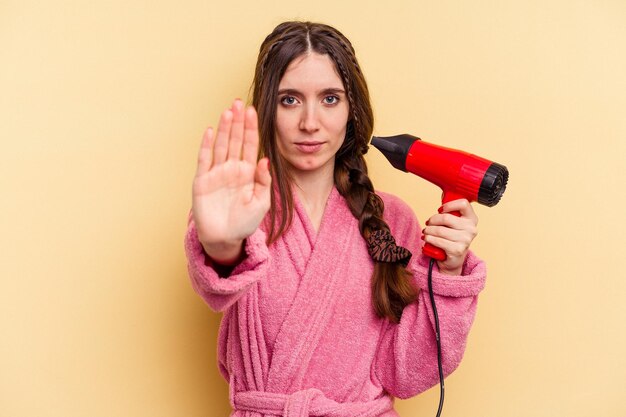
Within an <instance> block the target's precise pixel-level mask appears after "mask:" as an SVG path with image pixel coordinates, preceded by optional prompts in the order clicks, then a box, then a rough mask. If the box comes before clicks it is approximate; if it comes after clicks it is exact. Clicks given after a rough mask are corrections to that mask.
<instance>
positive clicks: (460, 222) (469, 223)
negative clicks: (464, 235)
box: [426, 213, 476, 230]
mask: <svg viewBox="0 0 626 417" xmlns="http://www.w3.org/2000/svg"><path fill="white" fill-rule="evenodd" d="M426 226H445V227H449V228H451V229H456V230H465V229H473V228H476V224H475V223H474V221H473V220H471V219H468V218H466V217H458V216H455V215H454V214H450V213H442V214H435V215H434V216H432V217H431V218H430V219H428V221H426Z"/></svg>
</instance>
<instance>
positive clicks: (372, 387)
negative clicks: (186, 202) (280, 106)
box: [185, 189, 485, 417]
mask: <svg viewBox="0 0 626 417" xmlns="http://www.w3.org/2000/svg"><path fill="white" fill-rule="evenodd" d="M379 195H380V196H381V197H382V198H383V201H384V203H385V220H386V221H387V222H388V224H389V226H390V228H391V231H392V233H393V235H394V237H395V238H396V241H397V243H398V244H399V245H402V246H404V247H406V248H408V249H409V250H410V251H411V252H412V253H413V258H412V259H411V261H410V263H409V266H408V267H409V269H410V270H411V271H412V272H413V275H414V278H415V282H416V284H417V286H418V287H419V288H420V289H421V290H420V293H419V295H418V298H417V300H416V302H415V303H413V304H411V305H409V306H407V307H406V308H405V309H404V312H403V314H402V319H401V320H400V323H398V324H395V323H391V322H390V321H388V320H386V319H380V318H378V317H377V316H376V314H375V313H374V310H373V307H372V299H371V288H370V281H371V276H372V271H373V262H372V260H371V258H370V256H369V255H368V252H367V245H366V243H365V241H364V239H363V238H362V237H361V235H360V234H359V228H358V221H357V220H356V219H355V218H354V217H353V216H352V214H351V213H350V210H349V208H348V206H347V204H346V202H345V200H344V198H343V197H342V196H341V195H340V194H339V193H338V192H337V190H336V189H333V191H332V192H331V194H330V196H329V198H328V202H327V204H326V209H325V211H324V216H323V218H322V222H321V225H320V228H319V232H318V233H317V234H316V233H315V231H314V229H313V227H312V225H311V223H310V221H309V219H308V217H307V214H306V212H305V210H304V208H303V206H302V205H301V204H300V202H298V201H297V198H296V202H295V212H294V218H293V223H292V225H291V228H290V229H289V231H288V232H287V233H285V234H284V235H283V236H282V237H281V238H280V239H278V240H277V241H276V242H275V243H274V244H272V245H271V246H270V247H269V248H268V247H267V245H266V243H265V239H266V234H265V232H264V231H263V230H262V229H261V228H260V229H258V230H257V231H256V232H255V233H254V234H252V235H251V236H250V237H249V238H248V239H247V240H246V244H245V251H246V254H247V257H246V258H245V260H243V261H242V262H241V263H240V264H239V265H237V266H236V267H235V269H234V270H233V272H232V274H231V275H230V276H229V277H228V278H220V277H219V276H218V275H217V273H216V272H215V270H214V269H213V268H211V267H210V266H207V265H206V263H205V256H204V252H203V250H202V246H201V245H200V242H199V241H198V238H197V234H196V230H195V227H194V225H193V222H191V223H190V226H189V229H188V233H187V236H186V239H185V249H186V252H187V257H188V260H189V274H190V277H191V281H192V284H193V287H194V289H195V290H196V291H197V292H198V294H199V295H200V296H201V297H202V298H203V299H204V300H205V301H206V303H207V304H208V305H209V306H210V307H211V309H213V310H216V311H221V312H223V317H222V321H221V326H220V332H219V340H218V357H219V358H218V359H219V360H218V362H219V369H220V372H221V373H222V375H223V376H224V378H226V380H227V381H228V383H229V384H230V403H231V405H232V407H233V410H234V411H233V414H232V415H233V416H238V417H239V416H242V417H243V416H246V417H259V416H290V417H293V416H299V417H300V416H309V415H313V416H336V417H343V416H345V417H348V416H363V417H365V416H372V417H373V416H385V417H390V416H397V415H398V414H397V413H396V412H395V410H394V409H393V397H399V398H408V397H411V396H414V395H416V394H417V393H419V392H421V391H424V390H426V389H428V388H430V387H431V386H433V385H435V384H436V383H437V382H438V370H437V348H436V342H435V333H434V322H433V316H432V310H431V306H430V300H429V298H428V284H427V272H428V259H427V258H426V257H424V256H423V255H422V254H421V250H420V246H421V244H422V240H421V239H420V236H421V228H420V226H419V224H418V222H417V219H416V218H415V215H414V214H413V211H412V210H411V209H410V207H408V206H407V205H406V204H405V203H404V202H403V201H401V200H400V199H398V198H397V197H395V196H392V195H389V194H386V193H379ZM436 269H437V268H436V267H435V272H434V273H433V290H434V292H435V300H436V303H437V310H438V312H439V321H440V327H441V338H442V349H443V367H444V372H445V374H449V373H450V372H452V371H453V370H454V369H455V368H456V367H457V366H458V364H459V362H460V360H461V358H462V356H463V352H464V350H465V343H466V340H467V335H468V332H469V330H470V327H471V324H472V321H473V319H474V315H475V311H476V302H477V295H478V293H479V292H480V291H481V290H482V289H483V287H484V283H485V266H484V263H483V262H482V261H480V260H479V259H478V258H477V257H476V256H475V255H473V254H472V253H471V252H470V253H469V254H468V257H467V260H466V261H465V264H464V267H463V273H462V275H461V276H445V275H442V274H440V273H438V272H437V271H436Z"/></svg>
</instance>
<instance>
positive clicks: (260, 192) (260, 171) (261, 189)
mask: <svg viewBox="0 0 626 417" xmlns="http://www.w3.org/2000/svg"><path fill="white" fill-rule="evenodd" d="M269 168H270V161H269V159H267V158H262V159H261V160H260V161H259V162H258V163H257V166H256V171H255V172H254V195H255V196H256V197H257V198H262V197H263V196H264V194H265V193H268V192H269V189H270V186H271V185H272V176H271V175H270V169H269Z"/></svg>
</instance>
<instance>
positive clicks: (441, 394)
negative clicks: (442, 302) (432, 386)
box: [428, 258, 445, 417]
mask: <svg viewBox="0 0 626 417" xmlns="http://www.w3.org/2000/svg"><path fill="white" fill-rule="evenodd" d="M434 265H435V260H434V259H433V258H431V259H430V263H429V265H428V294H429V295H430V304H431V305H432V307H433V315H434V316H435V337H436V339H437V365H438V366H439V387H440V391H439V409H438V410H437V417H439V416H441V410H442V409H443V397H444V391H445V387H444V384H443V366H442V365H441V333H440V331H439V315H438V314H437V306H436V305H435V295H434V294H433V266H434Z"/></svg>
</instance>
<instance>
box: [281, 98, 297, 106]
mask: <svg viewBox="0 0 626 417" xmlns="http://www.w3.org/2000/svg"><path fill="white" fill-rule="evenodd" d="M297 102H298V100H297V99H296V98H295V97H294V96H283V97H281V99H280V103H281V104H283V105H285V106H293V105H294V104H296V103H297Z"/></svg>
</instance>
